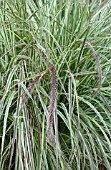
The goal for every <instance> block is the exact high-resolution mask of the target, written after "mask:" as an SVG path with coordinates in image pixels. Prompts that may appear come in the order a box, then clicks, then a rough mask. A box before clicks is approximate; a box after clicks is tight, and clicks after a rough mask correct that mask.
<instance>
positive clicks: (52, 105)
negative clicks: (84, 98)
mask: <svg viewBox="0 0 111 170" xmlns="http://www.w3.org/2000/svg"><path fill="white" fill-rule="evenodd" d="M50 70H51V72H52V89H51V95H50V107H49V114H48V116H47V131H46V133H47V137H48V139H49V141H52V140H53V118H54V114H55V110H56V95H57V81H56V68H55V66H54V65H51V67H50Z"/></svg>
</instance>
